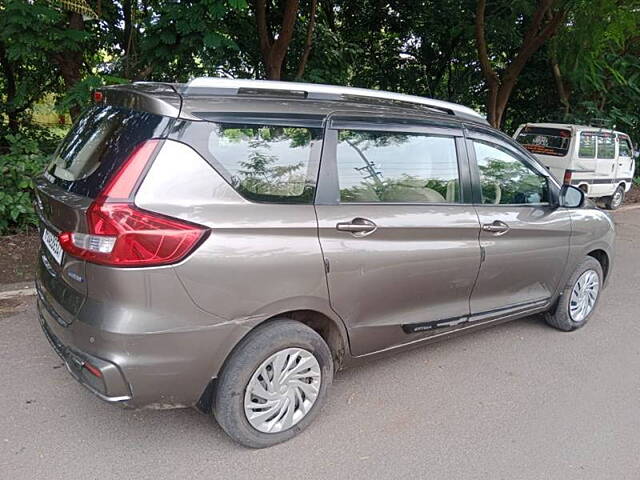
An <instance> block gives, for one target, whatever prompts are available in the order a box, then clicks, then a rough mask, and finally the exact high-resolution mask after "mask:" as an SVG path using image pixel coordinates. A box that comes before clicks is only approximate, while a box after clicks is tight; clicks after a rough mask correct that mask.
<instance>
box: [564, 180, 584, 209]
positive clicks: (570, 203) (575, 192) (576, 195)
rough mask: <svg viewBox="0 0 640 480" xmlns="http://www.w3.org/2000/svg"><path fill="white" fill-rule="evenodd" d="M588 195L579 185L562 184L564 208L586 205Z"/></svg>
mask: <svg viewBox="0 0 640 480" xmlns="http://www.w3.org/2000/svg"><path fill="white" fill-rule="evenodd" d="M585 197H586V195H585V193H584V192H583V191H582V190H580V189H579V188H578V187H574V186H573V185H562V189H560V199H559V200H560V206H561V207H564V208H580V207H581V206H582V205H584V199H585Z"/></svg>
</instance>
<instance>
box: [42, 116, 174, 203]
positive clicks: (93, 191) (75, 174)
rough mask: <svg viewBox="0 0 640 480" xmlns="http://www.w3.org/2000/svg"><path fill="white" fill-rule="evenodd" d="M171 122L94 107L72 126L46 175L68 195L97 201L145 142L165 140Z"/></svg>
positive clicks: (154, 117)
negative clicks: (129, 157)
mask: <svg viewBox="0 0 640 480" xmlns="http://www.w3.org/2000/svg"><path fill="white" fill-rule="evenodd" d="M168 124H169V120H168V119H167V118H165V117H161V116H159V115H154V114H151V113H146V112H138V111H134V110H129V109H125V108H118V107H113V106H95V107H92V108H90V109H89V110H87V111H86V112H85V113H84V114H83V115H82V116H81V117H80V118H79V119H78V120H77V121H76V123H75V124H74V125H73V127H72V128H71V130H70V131H69V133H68V134H67V136H66V137H65V138H64V140H63V141H62V143H61V144H60V146H59V147H58V149H57V150H56V152H55V153H54V155H53V159H52V161H51V163H50V164H49V166H48V167H47V170H46V172H45V177H46V178H47V180H49V181H50V182H51V183H54V184H55V185H58V186H60V187H62V188H64V189H65V190H67V191H68V192H72V193H77V194H79V195H85V196H87V197H92V198H94V197H96V196H97V195H98V194H99V193H100V192H101V191H102V189H103V188H104V186H105V185H106V183H107V181H108V180H109V179H110V177H111V176H112V175H113V173H114V172H115V171H116V170H117V169H118V167H119V166H120V165H121V164H122V162H124V161H125V160H126V158H127V157H128V156H129V154H130V153H131V152H132V151H133V149H134V148H135V147H136V146H137V145H138V144H139V143H140V142H142V141H144V140H148V139H150V138H154V137H155V138H157V137H162V136H165V135H166V134H165V131H166V129H167V126H168Z"/></svg>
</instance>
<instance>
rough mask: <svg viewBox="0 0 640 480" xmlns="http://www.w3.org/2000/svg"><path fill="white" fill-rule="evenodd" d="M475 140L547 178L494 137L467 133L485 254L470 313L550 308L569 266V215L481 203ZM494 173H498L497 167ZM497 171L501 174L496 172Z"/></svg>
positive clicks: (544, 205)
mask: <svg viewBox="0 0 640 480" xmlns="http://www.w3.org/2000/svg"><path fill="white" fill-rule="evenodd" d="M476 141H479V142H487V143H489V144H491V145H493V146H494V147H496V148H497V149H500V150H503V151H504V152H505V153H506V152H508V155H510V156H511V158H515V159H518V160H519V161H520V162H522V163H524V164H528V165H530V166H531V167H532V168H533V170H537V171H538V172H539V173H540V174H543V173H544V175H547V176H548V173H546V172H545V171H544V168H542V167H541V166H540V165H536V164H534V163H533V162H532V161H531V160H530V159H529V157H528V156H525V155H524V154H523V153H519V150H518V149H515V148H514V146H512V145H510V144H509V143H508V142H506V141H503V140H502V139H500V138H499V137H498V136H496V135H494V134H493V133H492V132H489V131H484V132H482V131H471V132H469V133H468V140H467V151H468V152H469V157H470V168H471V178H472V182H473V185H474V202H475V207H476V211H477V214H478V218H479V221H480V225H481V233H480V237H479V238H480V245H481V247H482V249H483V252H484V260H483V262H482V265H481V267H480V273H479V275H478V280H477V282H476V285H475V287H474V289H473V293H472V295H471V300H470V308H471V314H472V315H473V314H475V315H478V314H482V313H483V312H491V311H494V310H500V309H505V308H507V307H515V306H525V305H527V304H529V305H533V304H538V303H548V302H550V301H551V300H552V299H553V298H554V297H555V295H556V292H557V288H558V285H559V282H560V279H561V277H562V274H563V272H564V268H565V265H566V263H567V257H568V254H569V241H570V236H571V219H570V215H569V212H568V211H567V210H566V209H563V208H557V207H555V206H552V205H550V204H549V203H539V204H517V203H514V204H486V203H483V200H482V194H481V183H480V169H479V167H478V160H477V158H476V150H475V146H474V145H475V143H474V142H476ZM485 152H486V150H485ZM505 158H506V157H505ZM491 161H495V162H497V163H496V164H495V165H496V166H498V165H501V163H500V159H495V160H491ZM491 165H494V164H491ZM505 165H506V164H505ZM485 168H487V167H485ZM492 168H493V169H494V170H496V167H492ZM496 171H497V172H499V169H498V170H496ZM513 175H515V173H514V174H513ZM489 178H491V177H489ZM497 178H502V177H499V176H498V177H497ZM502 181H505V182H508V181H513V178H512V177H510V176H509V177H507V178H504V179H503V180H502ZM547 184H548V188H549V189H550V192H549V195H552V196H553V195H555V194H554V193H552V191H551V190H553V189H556V188H557V187H556V186H555V184H554V183H553V181H552V180H551V179H550V178H549V179H548V180H547ZM492 225H500V226H501V227H505V228H506V230H502V231H492V230H491V227H492Z"/></svg>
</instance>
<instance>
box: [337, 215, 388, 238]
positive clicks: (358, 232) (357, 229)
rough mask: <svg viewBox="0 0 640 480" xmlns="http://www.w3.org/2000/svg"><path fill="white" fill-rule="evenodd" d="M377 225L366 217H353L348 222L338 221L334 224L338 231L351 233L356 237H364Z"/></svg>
mask: <svg viewBox="0 0 640 480" xmlns="http://www.w3.org/2000/svg"><path fill="white" fill-rule="evenodd" d="M377 228H378V226H377V225H376V224H375V223H373V222H372V221H371V220H368V219H366V218H360V217H357V218H354V219H353V220H351V221H350V222H339V223H337V224H336V230H338V231H339V232H349V233H353V234H354V235H355V236H356V237H364V236H365V235H369V234H370V233H373V232H374V231H375V230H376V229H377Z"/></svg>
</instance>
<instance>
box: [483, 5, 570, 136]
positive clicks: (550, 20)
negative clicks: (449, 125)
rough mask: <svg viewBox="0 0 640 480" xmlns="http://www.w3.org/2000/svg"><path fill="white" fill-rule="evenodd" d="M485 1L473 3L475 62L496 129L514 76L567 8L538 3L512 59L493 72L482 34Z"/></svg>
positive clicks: (517, 75)
mask: <svg viewBox="0 0 640 480" xmlns="http://www.w3.org/2000/svg"><path fill="white" fill-rule="evenodd" d="M486 3H487V2H486V0H478V1H477V4H476V18H475V36H476V47H477V50H478V59H479V61H480V66H481V69H482V73H483V75H484V78H485V81H486V83H487V90H488V93H487V102H486V107H487V119H488V120H489V123H490V124H491V125H493V126H494V127H496V128H500V126H501V125H502V120H503V115H504V112H505V109H506V107H507V103H508V101H509V97H510V96H511V93H512V92H513V89H514V87H515V85H516V83H517V81H518V77H519V75H520V73H522V70H523V69H524V67H525V66H526V64H527V62H528V61H529V59H531V57H532V56H533V55H534V54H535V53H536V52H537V51H538V50H539V49H540V47H541V46H542V45H544V43H545V42H546V41H547V40H549V39H550V38H551V37H553V35H555V34H556V32H557V31H558V28H559V27H560V26H561V24H562V22H563V21H564V19H565V16H566V14H567V6H566V4H565V3H564V2H562V1H561V0H539V1H538V5H537V7H536V9H535V11H534V12H533V14H532V16H531V19H530V20H529V24H528V26H527V28H526V31H525V32H524V35H523V37H522V40H521V42H520V43H519V45H518V44H517V43H515V42H514V44H513V45H512V46H511V47H512V48H514V47H515V48H517V51H516V53H515V54H514V55H513V56H512V58H506V59H504V61H503V67H502V68H500V69H499V70H498V69H496V67H495V66H494V63H493V62H492V58H495V57H496V55H493V56H492V55H491V54H490V52H489V46H490V45H489V42H488V41H487V32H486V30H487V29H486Z"/></svg>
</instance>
